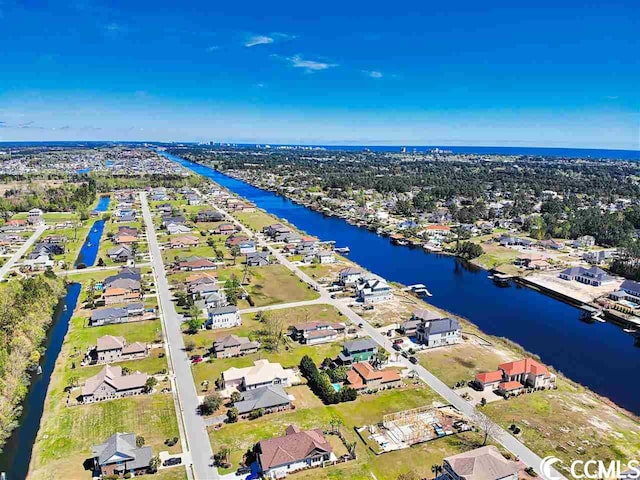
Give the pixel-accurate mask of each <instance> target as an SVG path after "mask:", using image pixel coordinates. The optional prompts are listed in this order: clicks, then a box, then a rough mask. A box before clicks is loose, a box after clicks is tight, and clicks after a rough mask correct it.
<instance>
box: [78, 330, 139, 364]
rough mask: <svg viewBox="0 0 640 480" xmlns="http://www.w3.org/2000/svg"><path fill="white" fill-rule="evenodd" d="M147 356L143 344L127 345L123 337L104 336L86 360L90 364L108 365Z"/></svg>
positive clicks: (99, 339)
mask: <svg viewBox="0 0 640 480" xmlns="http://www.w3.org/2000/svg"><path fill="white" fill-rule="evenodd" d="M148 354H149V348H148V347H147V345H146V344H145V343H142V342H133V343H127V340H126V339H125V338H124V337H115V336H113V335H104V336H102V337H100V338H98V340H97V342H96V345H95V346H94V347H93V348H92V349H91V350H90V352H89V355H88V358H89V361H90V363H110V362H119V361H123V360H135V359H136V358H144V357H146V356H147V355H148Z"/></svg>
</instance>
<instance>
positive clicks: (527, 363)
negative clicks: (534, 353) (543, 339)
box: [473, 358, 556, 395]
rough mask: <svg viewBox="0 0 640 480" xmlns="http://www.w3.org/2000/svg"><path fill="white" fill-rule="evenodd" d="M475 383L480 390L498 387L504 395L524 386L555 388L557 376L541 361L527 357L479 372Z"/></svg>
mask: <svg viewBox="0 0 640 480" xmlns="http://www.w3.org/2000/svg"><path fill="white" fill-rule="evenodd" d="M514 382H515V383H514ZM473 383H474V385H475V387H476V388H477V389H478V390H480V391H485V390H491V391H493V390H496V389H497V390H498V392H500V393H501V394H503V395H504V394H514V393H518V392H520V391H521V390H522V389H524V388H535V389H541V388H553V387H555V384H556V376H555V375H554V374H553V373H551V372H550V371H549V369H548V368H547V367H546V366H544V365H542V364H541V363H540V362H537V361H536V360H533V359H532V358H525V359H522V360H517V361H515V362H507V363H502V364H500V365H498V370H496V371H493V372H483V373H479V374H477V375H476V377H475V380H474V382H473ZM516 383H517V384H518V385H516Z"/></svg>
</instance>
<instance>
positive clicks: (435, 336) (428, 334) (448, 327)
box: [416, 317, 462, 348]
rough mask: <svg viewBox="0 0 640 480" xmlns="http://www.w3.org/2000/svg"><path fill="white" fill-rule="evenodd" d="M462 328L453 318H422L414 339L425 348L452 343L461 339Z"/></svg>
mask: <svg viewBox="0 0 640 480" xmlns="http://www.w3.org/2000/svg"><path fill="white" fill-rule="evenodd" d="M461 333H462V328H461V327H460V323H459V322H458V320H456V319H455V318H448V317H447V318H435V319H433V320H423V321H422V322H421V323H420V325H419V326H418V328H417V329H416V341H417V342H418V343H420V344H422V345H426V346H427V348H434V347H441V346H444V345H454V344H456V343H460V341H461Z"/></svg>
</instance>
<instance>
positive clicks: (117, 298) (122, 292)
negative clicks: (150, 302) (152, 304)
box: [102, 287, 141, 305]
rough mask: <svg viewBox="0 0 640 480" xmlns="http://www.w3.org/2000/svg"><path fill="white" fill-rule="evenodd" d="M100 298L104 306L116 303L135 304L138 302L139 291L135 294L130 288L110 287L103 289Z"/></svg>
mask: <svg viewBox="0 0 640 480" xmlns="http://www.w3.org/2000/svg"><path fill="white" fill-rule="evenodd" d="M102 298H103V299H104V304H105V305H114V304H116V303H127V302H136V301H138V300H140V298H141V295H140V292H139V291H137V292H136V291H134V290H131V289H130V288H118V287H115V288H114V287H112V288H107V289H105V291H104V293H103V294H102Z"/></svg>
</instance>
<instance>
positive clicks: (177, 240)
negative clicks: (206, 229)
mask: <svg viewBox="0 0 640 480" xmlns="http://www.w3.org/2000/svg"><path fill="white" fill-rule="evenodd" d="M169 243H170V245H171V248H189V247H197V246H198V237H194V236H193V235H180V236H179V237H173V238H172V239H171V240H170V241H169Z"/></svg>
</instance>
